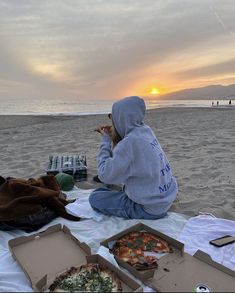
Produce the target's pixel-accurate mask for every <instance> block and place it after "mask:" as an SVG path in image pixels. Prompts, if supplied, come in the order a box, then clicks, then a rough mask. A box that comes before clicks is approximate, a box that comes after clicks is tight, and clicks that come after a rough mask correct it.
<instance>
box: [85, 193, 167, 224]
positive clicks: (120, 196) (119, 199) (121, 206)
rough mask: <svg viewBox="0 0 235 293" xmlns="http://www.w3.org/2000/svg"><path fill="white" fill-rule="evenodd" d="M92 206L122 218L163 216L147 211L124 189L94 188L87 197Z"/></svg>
mask: <svg viewBox="0 0 235 293" xmlns="http://www.w3.org/2000/svg"><path fill="white" fill-rule="evenodd" d="M89 202H90V204H91V206H92V208H93V209H94V210H96V211H98V212H100V213H102V214H105V215H108V216H116V217H123V218H124V219H146V220H156V219H160V218H162V217H164V216H165V215H166V213H164V214H161V215H157V216H156V215H151V214H149V213H147V212H146V211H145V210H144V208H143V206H142V205H140V204H138V203H136V202H134V201H132V200H131V199H130V198H129V197H128V196H127V195H126V193H125V192H124V191H116V190H111V189H108V188H98V189H95V190H94V191H93V192H92V193H91V194H90V197H89Z"/></svg>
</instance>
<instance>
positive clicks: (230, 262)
mask: <svg viewBox="0 0 235 293" xmlns="http://www.w3.org/2000/svg"><path fill="white" fill-rule="evenodd" d="M225 235H231V236H235V221H231V220H225V219H219V218H215V217H213V216H209V215H200V216H197V217H194V218H191V219H189V220H188V221H187V223H186V224H185V226H184V228H183V229H182V231H181V233H180V235H179V237H178V240H179V241H181V242H183V243H184V244H185V247H184V249H185V252H187V253H189V254H191V255H193V254H194V253H195V252H196V251H197V250H198V249H200V250H202V251H204V252H206V253H207V254H209V255H210V256H211V258H212V259H213V260H214V261H216V262H218V263H221V264H222V265H224V266H226V267H228V268H230V269H232V270H234V271H235V243H233V244H228V245H226V246H223V247H219V248H218V247H215V246H213V245H211V244H210V243H209V241H210V240H213V239H216V238H220V237H223V236H225ZM234 288H235V287H234Z"/></svg>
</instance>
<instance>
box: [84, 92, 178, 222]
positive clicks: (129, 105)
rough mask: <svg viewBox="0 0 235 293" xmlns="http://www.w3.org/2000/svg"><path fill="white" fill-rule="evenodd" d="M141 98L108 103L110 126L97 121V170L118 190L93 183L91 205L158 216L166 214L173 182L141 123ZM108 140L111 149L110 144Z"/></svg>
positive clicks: (145, 216)
mask: <svg viewBox="0 0 235 293" xmlns="http://www.w3.org/2000/svg"><path fill="white" fill-rule="evenodd" d="M145 110H146V106H145V102H144V100H143V99H141V98H140V97H136V96H133V97H127V98H124V99H122V100H120V101H118V102H115V103H114V104H113V106H112V114H111V119H112V126H110V125H102V126H99V127H98V128H96V131H98V132H100V133H101V135H102V140H101V145H100V150H99V153H98V156H97V173H98V177H99V179H100V180H101V181H102V182H104V183H105V184H122V185H123V190H122V191H116V190H111V189H109V188H98V189H95V190H94V191H93V192H92V193H91V194H90V197H89V201H90V204H91V206H92V208H93V209H94V210H96V211H99V212H101V213H103V214H106V215H113V216H118V217H123V218H125V219H152V220H153V219H158V218H162V217H164V216H165V215H166V213H167V211H168V210H169V208H170V207H171V205H172V203H173V201H174V200H175V198H176V195H177V192H178V187H177V182H176V179H175V178H174V177H173V175H172V169H171V166H170V164H169V162H168V160H167V158H166V155H165V153H164V151H163V150H162V148H161V146H160V143H159V142H158V139H157V138H156V136H155V135H154V133H153V131H152V129H151V128H150V127H149V126H147V125H146V124H145V123H144V116H145ZM112 141H113V149H112Z"/></svg>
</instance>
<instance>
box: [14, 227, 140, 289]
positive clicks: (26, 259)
mask: <svg viewBox="0 0 235 293" xmlns="http://www.w3.org/2000/svg"><path fill="white" fill-rule="evenodd" d="M8 244H9V248H10V250H11V252H12V255H13V257H14V258H15V259H16V260H17V261H18V263H19V264H20V266H21V267H22V269H23V271H24V272H25V274H26V276H27V277H28V278H29V280H30V282H31V285H32V287H33V289H34V290H36V291H43V290H47V289H48V288H49V286H50V285H51V284H52V282H53V281H54V279H55V277H56V276H57V275H59V274H61V273H62V272H64V271H66V270H67V269H69V268H71V267H72V266H75V267H76V266H80V265H83V264H86V263H87V262H88V261H89V262H91V261H92V260H97V261H98V262H99V263H102V265H103V266H104V265H105V266H106V267H109V268H110V269H112V270H113V271H115V272H116V271H117V270H118V274H120V279H121V282H122V283H123V284H124V285H123V288H128V290H129V288H130V289H131V290H129V291H135V290H136V289H137V288H138V289H139V288H140V285H139V284H138V283H137V282H136V281H133V280H132V279H131V278H130V277H128V276H127V275H124V273H122V272H119V271H120V269H116V268H115V267H114V266H113V265H112V264H111V263H108V261H106V260H105V259H103V258H102V257H101V256H95V257H94V256H91V249H90V247H89V246H88V245H87V244H86V243H84V242H80V241H79V240H78V239H77V238H75V237H74V236H73V235H72V233H71V231H70V230H69V228H67V227H66V226H63V227H62V225H61V224H57V225H54V226H51V227H49V228H47V229H46V230H45V231H42V232H39V233H36V234H33V235H30V236H22V237H18V238H15V239H11V240H10V241H9V242H8ZM89 257H91V258H89Z"/></svg>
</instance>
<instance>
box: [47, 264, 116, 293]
mask: <svg viewBox="0 0 235 293" xmlns="http://www.w3.org/2000/svg"><path fill="white" fill-rule="evenodd" d="M49 290H50V292H122V287H121V281H120V280H119V278H118V277H117V276H116V275H115V274H114V273H113V272H112V271H110V270H109V269H102V268H100V266H99V265H98V264H93V263H91V264H87V265H82V266H80V267H71V268H70V269H69V270H67V271H66V272H64V273H62V274H61V275H59V276H58V277H57V278H56V279H55V281H54V282H53V283H52V285H51V286H50V287H49Z"/></svg>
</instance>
